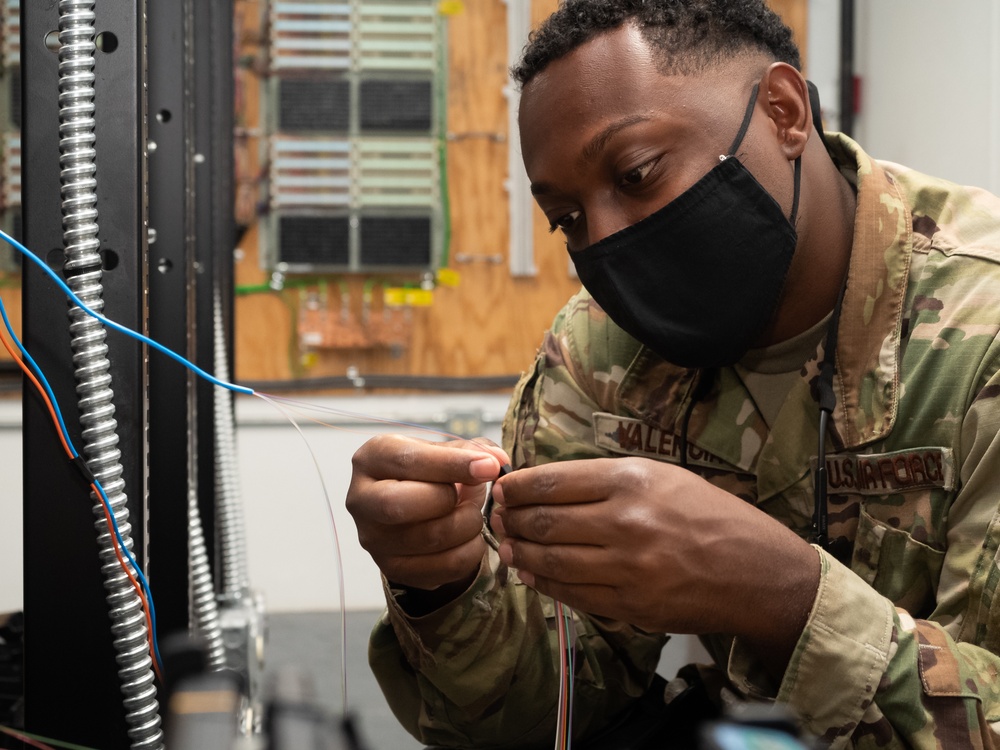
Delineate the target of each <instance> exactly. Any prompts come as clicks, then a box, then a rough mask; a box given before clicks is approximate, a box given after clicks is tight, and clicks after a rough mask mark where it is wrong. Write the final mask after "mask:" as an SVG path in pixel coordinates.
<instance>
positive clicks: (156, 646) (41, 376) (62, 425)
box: [0, 230, 163, 672]
mask: <svg viewBox="0 0 1000 750" xmlns="http://www.w3.org/2000/svg"><path fill="white" fill-rule="evenodd" d="M0 234H3V232H2V230H0ZM0 317H2V318H3V324H4V326H5V327H6V328H7V333H8V334H10V337H11V338H12V339H13V340H14V343H15V344H16V345H17V348H18V349H19V350H20V351H21V354H22V355H24V358H25V359H26V360H27V362H28V364H30V365H31V369H32V370H34V372H35V377H37V378H38V381H39V382H40V383H41V384H42V387H43V388H45V392H46V393H47V394H48V396H49V400H50V401H51V402H52V408H53V409H54V410H55V413H56V417H58V419H59V429H60V430H62V434H63V437H64V438H65V439H66V445H68V446H69V449H70V452H71V453H72V454H73V458H79V456H80V453H79V452H78V451H77V449H76V446H75V445H73V440H72V438H71V437H70V435H69V430H67V429H66V422H65V421H64V420H63V415H62V409H60V408H59V402H58V401H57V400H56V396H55V394H54V393H53V392H52V387H51V386H50V385H49V380H48V378H46V377H45V373H43V372H42V369H41V368H40V367H39V366H38V363H37V362H35V359H34V357H32V356H31V354H29V353H28V350H27V349H25V348H24V344H22V343H21V339H19V338H18V337H17V334H16V333H14V328H13V326H11V324H10V319H9V318H8V317H7V308H6V307H5V306H4V304H3V299H2V298H0ZM94 486H95V487H96V488H97V491H98V493H99V494H100V496H101V502H103V503H104V506H105V507H106V508H107V510H108V516H109V517H110V518H111V526H112V527H113V528H114V530H115V537H116V538H117V539H118V546H119V547H121V550H122V553H123V554H124V555H125V557H126V558H127V559H128V561H129V564H130V565H131V566H132V570H134V571H135V574H136V576H137V577H138V579H139V581H140V582H141V584H142V590H143V591H145V592H146V603H147V605H148V606H149V621H150V623H151V625H152V628H153V652H154V653H155V655H156V663H157V665H158V666H159V667H160V671H161V672H162V671H163V659H162V658H161V657H160V642H159V639H158V638H157V635H156V607H154V606H153V592H152V591H150V590H149V582H148V581H147V580H146V576H144V575H143V574H142V569H141V568H140V567H139V563H137V562H136V560H135V557H133V556H132V552H131V551H130V550H129V548H128V547H126V546H125V540H124V539H123V538H122V533H121V531H120V530H119V529H118V520H117V519H116V518H115V513H114V509H113V508H112V507H111V500H109V499H108V494H107V493H106V492H105V491H104V487H103V486H102V485H101V482H100V480H98V479H97V477H94Z"/></svg>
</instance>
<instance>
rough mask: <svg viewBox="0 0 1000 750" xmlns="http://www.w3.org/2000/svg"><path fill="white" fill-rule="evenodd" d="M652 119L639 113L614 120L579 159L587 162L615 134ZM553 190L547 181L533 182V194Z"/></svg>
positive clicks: (546, 192)
mask: <svg viewBox="0 0 1000 750" xmlns="http://www.w3.org/2000/svg"><path fill="white" fill-rule="evenodd" d="M652 119H653V118H652V117H651V116H650V115H638V114H637V115H628V116H627V117H623V118H621V119H620V120H615V121H614V122H612V123H610V124H609V125H607V126H605V127H604V129H603V130H601V132H600V133H598V134H597V135H595V136H594V137H593V138H591V139H590V141H589V142H588V143H587V145H586V146H584V147H583V151H581V152H580V159H579V161H581V162H585V161H589V160H590V159H593V158H594V157H595V156H597V154H598V153H600V151H601V149H603V148H604V147H605V146H606V145H607V144H608V141H610V140H611V138H612V137H613V136H614V135H615V134H617V133H619V132H620V131H622V130H624V129H625V128H630V127H632V126H633V125H637V124H639V123H640V122H648V121H649V120H652ZM552 190H553V189H552V186H551V185H549V184H548V183H547V182H533V183H531V194H532V195H547V194H548V193H551V192H552Z"/></svg>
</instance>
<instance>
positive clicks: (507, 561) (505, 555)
mask: <svg viewBox="0 0 1000 750" xmlns="http://www.w3.org/2000/svg"><path fill="white" fill-rule="evenodd" d="M497 553H498V554H499V555H500V559H501V560H502V561H503V564H504V565H511V564H513V562H514V550H512V549H511V548H510V545H509V544H507V543H506V542H503V543H501V544H500V548H499V549H498V550H497Z"/></svg>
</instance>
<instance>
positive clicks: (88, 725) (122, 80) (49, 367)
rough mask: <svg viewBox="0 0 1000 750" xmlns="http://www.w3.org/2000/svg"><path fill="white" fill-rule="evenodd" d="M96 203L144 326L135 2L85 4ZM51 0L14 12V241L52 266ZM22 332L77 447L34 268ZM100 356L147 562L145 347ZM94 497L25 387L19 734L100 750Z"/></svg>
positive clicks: (107, 642)
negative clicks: (17, 119)
mask: <svg viewBox="0 0 1000 750" xmlns="http://www.w3.org/2000/svg"><path fill="white" fill-rule="evenodd" d="M95 10H96V24H95V25H96V28H97V31H98V33H99V34H103V37H100V47H101V50H99V51H98V52H97V53H96V67H95V74H96V82H95V92H96V114H95V120H96V125H95V133H96V139H97V140H96V152H97V157H96V162H97V170H98V184H97V207H98V213H99V223H100V235H99V238H100V241H101V248H102V251H103V252H104V254H105V274H104V277H103V286H104V299H105V308H104V312H105V314H106V315H108V316H109V317H110V318H112V319H114V320H117V321H119V322H120V323H122V324H123V325H126V326H129V327H131V328H135V329H138V330H142V329H143V328H144V325H145V315H144V297H143V291H144V289H145V288H146V283H145V273H146V257H145V256H146V205H145V186H146V179H145V168H144V158H143V151H144V149H145V137H144V133H143V127H142V123H143V122H144V119H143V113H144V91H145V70H146V65H145V49H144V43H143V40H144V38H145V33H144V28H143V22H144V21H143V14H144V11H145V4H144V2H143V0H101V1H100V2H98V3H97V5H96V8H95ZM58 13H59V9H58V4H57V3H55V2H47V3H38V2H26V3H23V4H22V8H21V54H22V58H21V59H22V66H21V70H22V74H23V77H24V80H23V86H22V96H23V100H22V103H23V123H22V132H23V136H22V137H23V141H22V142H23V152H22V153H23V163H24V179H23V193H22V195H23V204H24V238H25V241H26V244H27V245H28V247H30V248H32V249H34V250H35V251H36V252H37V253H39V254H40V255H41V256H42V257H43V258H44V259H47V260H48V261H49V262H50V263H51V264H52V265H53V266H54V267H56V268H57V269H59V268H61V261H62V247H63V240H62V219H61V209H60V167H59V109H58V106H59V105H58V56H57V54H56V53H55V52H54V51H53V50H52V49H49V48H48V47H47V46H46V37H47V36H49V37H50V38H51V32H53V31H55V30H56V29H57V28H58V22H59V15H58ZM23 280H24V319H23V331H24V339H25V342H26V344H27V346H28V348H29V350H30V351H31V352H32V353H33V356H34V357H35V359H36V360H37V361H38V363H39V365H40V367H41V368H42V369H43V371H44V372H45V373H46V374H47V376H48V377H49V379H50V381H51V383H52V387H53V389H54V391H55V395H56V397H57V399H58V401H59V402H60V404H61V406H62V408H63V410H64V412H65V416H66V422H67V425H68V426H69V431H70V433H71V434H72V436H73V439H74V440H75V441H76V443H77V446H78V447H80V446H81V445H82V440H81V438H80V426H79V419H78V416H79V414H78V409H77V405H76V388H75V385H76V384H75V381H74V375H73V363H72V358H71V349H70V334H69V319H68V317H67V301H66V299H65V297H64V296H63V295H62V293H61V292H59V291H58V290H57V289H56V288H55V286H54V285H53V283H52V282H51V281H50V280H49V279H47V278H45V277H44V276H43V274H42V272H41V271H40V270H38V269H36V268H34V267H33V266H31V265H30V264H25V270H24V277H23ZM107 345H108V348H109V354H108V358H109V359H110V361H111V376H112V379H113V383H114V389H115V408H116V413H115V419H116V420H117V422H118V429H117V432H118V436H119V438H120V444H119V446H120V448H121V449H122V457H121V463H122V466H123V468H124V476H123V478H124V481H125V491H126V493H127V496H128V508H129V514H130V519H129V520H130V523H131V526H132V539H133V541H134V545H135V546H134V553H135V556H136V558H137V560H138V561H139V562H140V564H143V563H144V562H145V559H146V555H145V549H146V536H145V531H146V504H145V495H146V492H145V491H146V480H145V455H144V449H143V446H144V443H145V427H146V401H145V396H146V387H145V384H146V374H145V363H144V354H143V349H142V347H141V346H139V345H138V344H137V343H135V342H134V341H132V340H131V339H126V338H124V337H123V336H121V335H119V334H117V333H114V332H109V333H108V337H107ZM92 504H93V503H92V500H91V498H90V497H89V490H88V488H87V486H86V484H85V482H84V481H83V479H82V478H81V476H80V475H79V474H78V473H77V472H76V470H75V469H73V468H72V467H71V465H70V463H69V462H68V461H67V460H66V458H65V456H64V455H63V453H62V451H61V449H60V446H59V443H58V441H57V438H56V433H55V431H54V429H53V426H52V424H51V422H50V421H49V417H48V415H47V414H46V412H45V410H44V408H43V406H42V405H41V403H40V401H39V399H38V398H37V397H36V396H35V394H34V393H32V392H30V389H29V391H28V392H26V393H25V398H24V608H25V656H24V664H25V719H26V724H27V728H28V730H29V731H34V732H38V733H40V734H44V735H47V736H50V737H56V738H62V739H67V740H72V741H74V742H77V743H80V744H85V745H89V746H91V747H99V748H102V749H103V750H114V749H115V748H120V747H127V746H128V740H127V736H126V729H125V720H124V716H125V711H124V708H123V705H122V701H121V691H120V684H119V679H118V674H117V665H116V663H115V653H114V649H113V646H112V635H111V630H110V620H109V615H108V604H107V602H106V600H105V590H104V586H103V583H102V576H101V572H100V566H99V560H98V556H97V543H96V533H95V528H94V524H95V521H96V518H95V516H94V515H93V513H92V511H91V508H92Z"/></svg>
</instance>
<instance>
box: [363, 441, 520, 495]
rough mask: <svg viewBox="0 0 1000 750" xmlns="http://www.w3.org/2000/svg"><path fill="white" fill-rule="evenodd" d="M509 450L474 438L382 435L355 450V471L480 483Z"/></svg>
mask: <svg viewBox="0 0 1000 750" xmlns="http://www.w3.org/2000/svg"><path fill="white" fill-rule="evenodd" d="M505 458H506V454H505V453H504V452H503V450H502V449H500V448H497V447H496V446H490V445H483V444H482V443H474V442H472V441H471V440H463V441H452V442H449V443H432V442H428V441H426V440H417V439H415V438H409V437H404V436H401V435H379V436H378V437H374V438H372V439H371V440H369V441H368V442H367V443H365V444H364V445H363V446H362V447H361V448H360V449H359V450H358V451H357V453H355V454H354V471H355V474H356V475H357V474H358V473H360V474H362V475H365V476H368V477H371V478H373V479H409V480H414V481H419V482H451V483H461V484H481V483H483V482H488V481H490V480H492V479H496V477H497V475H498V474H499V473H500V466H501V465H502V462H503V460H504V459H505Z"/></svg>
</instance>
